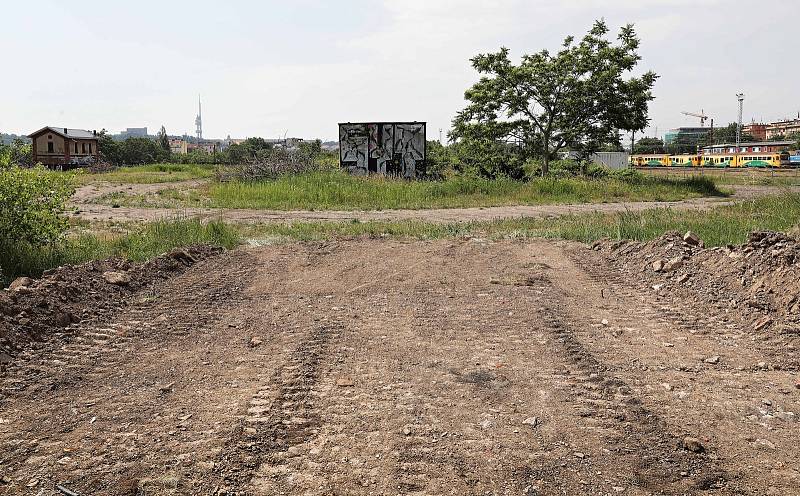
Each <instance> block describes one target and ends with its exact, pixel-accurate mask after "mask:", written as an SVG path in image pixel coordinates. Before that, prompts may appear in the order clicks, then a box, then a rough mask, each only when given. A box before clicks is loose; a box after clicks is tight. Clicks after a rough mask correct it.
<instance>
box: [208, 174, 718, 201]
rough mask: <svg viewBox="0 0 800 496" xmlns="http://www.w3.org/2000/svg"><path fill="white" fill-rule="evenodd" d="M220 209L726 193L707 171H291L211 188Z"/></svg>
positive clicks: (671, 197) (661, 197)
mask: <svg viewBox="0 0 800 496" xmlns="http://www.w3.org/2000/svg"><path fill="white" fill-rule="evenodd" d="M209 194H210V196H211V199H212V205H213V206H216V207H221V208H256V209H276V210H331V209H334V210H374V209H421V208H455V207H488V206H498V205H537V204H552V203H587V202H607V201H619V200H630V201H641V200H665V201H672V200H679V199H683V198H691V197H699V196H711V195H722V194H723V193H722V192H721V191H719V190H718V189H717V188H716V186H715V185H714V182H713V181H711V180H709V179H707V178H700V177H691V178H688V179H677V178H659V177H646V176H642V177H634V178H631V179H598V180H593V179H579V178H547V179H535V180H532V181H529V182H519V181H513V180H507V179H497V180H489V179H481V178H468V177H458V178H454V179H450V180H447V181H404V180H400V179H392V178H386V177H354V176H351V175H348V174H345V173H343V172H340V171H333V172H316V173H310V174H301V175H293V176H286V177H282V178H280V179H277V180H275V181H265V182H230V183H220V184H214V185H212V186H211V187H210V188H209Z"/></svg>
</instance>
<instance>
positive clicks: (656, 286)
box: [653, 283, 665, 292]
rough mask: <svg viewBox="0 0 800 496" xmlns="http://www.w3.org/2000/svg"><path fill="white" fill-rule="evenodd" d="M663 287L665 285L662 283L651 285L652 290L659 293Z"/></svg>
mask: <svg viewBox="0 0 800 496" xmlns="http://www.w3.org/2000/svg"><path fill="white" fill-rule="evenodd" d="M664 286H665V285H664V284H663V283H661V284H655V285H653V290H654V291H656V292H658V291H661V290H662V289H664Z"/></svg>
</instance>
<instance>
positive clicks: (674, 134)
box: [664, 127, 711, 147]
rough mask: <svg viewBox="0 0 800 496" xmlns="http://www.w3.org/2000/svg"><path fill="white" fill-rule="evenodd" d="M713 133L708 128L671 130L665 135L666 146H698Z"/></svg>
mask: <svg viewBox="0 0 800 496" xmlns="http://www.w3.org/2000/svg"><path fill="white" fill-rule="evenodd" d="M710 131H711V129H710V128H707V127H679V128H677V129H670V130H669V131H667V133H666V134H664V145H665V146H670V145H681V146H695V147H696V146H697V145H699V144H700V142H701V141H702V140H705V139H706V138H708V134H709V132H710Z"/></svg>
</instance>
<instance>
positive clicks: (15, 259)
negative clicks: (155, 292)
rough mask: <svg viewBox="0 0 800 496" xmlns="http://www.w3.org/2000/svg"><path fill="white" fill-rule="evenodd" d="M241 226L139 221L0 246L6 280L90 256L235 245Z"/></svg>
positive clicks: (142, 256) (143, 255) (138, 256)
mask: <svg viewBox="0 0 800 496" xmlns="http://www.w3.org/2000/svg"><path fill="white" fill-rule="evenodd" d="M239 242H240V237H239V232H238V230H237V229H236V228H235V227H233V226H230V225H227V224H224V223H222V222H211V223H207V224H203V223H201V222H200V221H198V220H192V219H182V220H164V221H157V222H152V223H149V224H145V225H136V226H134V227H132V228H131V229H129V230H125V231H123V232H122V233H108V232H105V233H102V234H98V233H92V232H89V231H86V230H84V229H80V230H79V231H78V232H76V233H73V234H72V235H70V236H68V237H67V239H65V240H64V241H61V242H59V243H55V244H53V245H48V246H44V247H35V246H31V245H29V244H27V243H21V242H17V243H6V244H4V245H3V246H2V248H0V268H2V279H3V281H2V282H3V284H4V285H6V284H8V283H9V282H10V281H12V280H14V278H16V277H19V276H23V275H24V276H33V277H38V276H39V275H41V273H42V272H44V271H45V270H47V269H51V268H54V267H58V266H61V265H65V264H76V263H81V262H85V261H88V260H97V259H104V258H109V257H122V258H127V259H129V260H134V261H142V260H147V259H149V258H152V257H154V256H157V255H159V254H161V253H164V252H167V251H169V250H171V249H173V248H176V247H180V246H189V245H195V244H211V245H215V246H223V247H225V248H233V247H234V246H236V245H238V244H239Z"/></svg>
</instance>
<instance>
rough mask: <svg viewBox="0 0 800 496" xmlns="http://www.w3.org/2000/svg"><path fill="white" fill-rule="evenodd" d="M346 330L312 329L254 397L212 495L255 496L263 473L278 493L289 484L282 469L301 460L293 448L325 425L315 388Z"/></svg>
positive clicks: (221, 460) (218, 472) (227, 451)
mask: <svg viewBox="0 0 800 496" xmlns="http://www.w3.org/2000/svg"><path fill="white" fill-rule="evenodd" d="M343 331H344V326H342V325H341V324H329V325H325V326H321V327H318V328H316V329H314V330H312V331H311V332H310V334H309V336H308V337H307V338H306V339H305V340H304V341H303V342H302V343H301V344H300V346H298V347H297V348H296V349H295V351H294V352H293V353H292V354H291V355H290V356H289V359H288V361H287V363H286V364H284V365H283V366H281V367H280V368H279V369H278V370H277V371H276V372H275V375H274V376H273V378H272V380H271V381H270V382H269V383H268V384H265V385H264V386H263V387H261V388H260V389H259V390H258V391H257V392H256V393H255V394H254V395H253V397H252V399H251V400H250V402H249V405H248V409H247V413H246V415H245V417H244V419H243V421H242V424H241V425H240V426H239V427H238V428H237V429H236V430H235V431H234V434H233V436H232V438H231V439H230V440H229V441H228V443H227V444H226V446H225V448H224V449H223V451H222V453H221V454H220V456H219V457H218V462H217V464H216V467H215V470H214V477H215V479H216V485H214V484H211V486H213V489H212V491H211V493H212V494H224V495H240V494H251V493H250V492H249V489H248V487H249V486H250V484H251V482H252V481H253V480H254V479H255V478H256V477H257V476H259V475H260V474H259V472H260V471H267V472H268V473H270V474H272V475H273V477H272V478H271V479H272V480H271V483H272V485H274V487H275V490H278V489H279V488H281V487H282V486H283V485H284V484H285V481H284V480H282V479H283V476H285V473H286V471H285V470H282V468H283V466H284V465H285V464H286V463H287V458H291V457H293V456H296V452H295V451H296V450H294V449H293V448H295V447H297V446H298V445H301V444H303V443H305V442H306V441H308V440H309V439H311V438H312V437H314V436H315V435H316V434H317V432H318V429H319V426H320V423H321V421H320V413H319V412H318V410H317V406H316V401H315V396H316V392H315V390H314V388H315V386H316V385H317V383H318V381H319V380H320V377H321V376H322V373H323V368H324V367H325V362H326V361H327V360H328V359H329V352H330V348H331V347H332V346H333V344H334V343H335V342H337V341H338V340H339V339H341V336H342V333H343Z"/></svg>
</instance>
